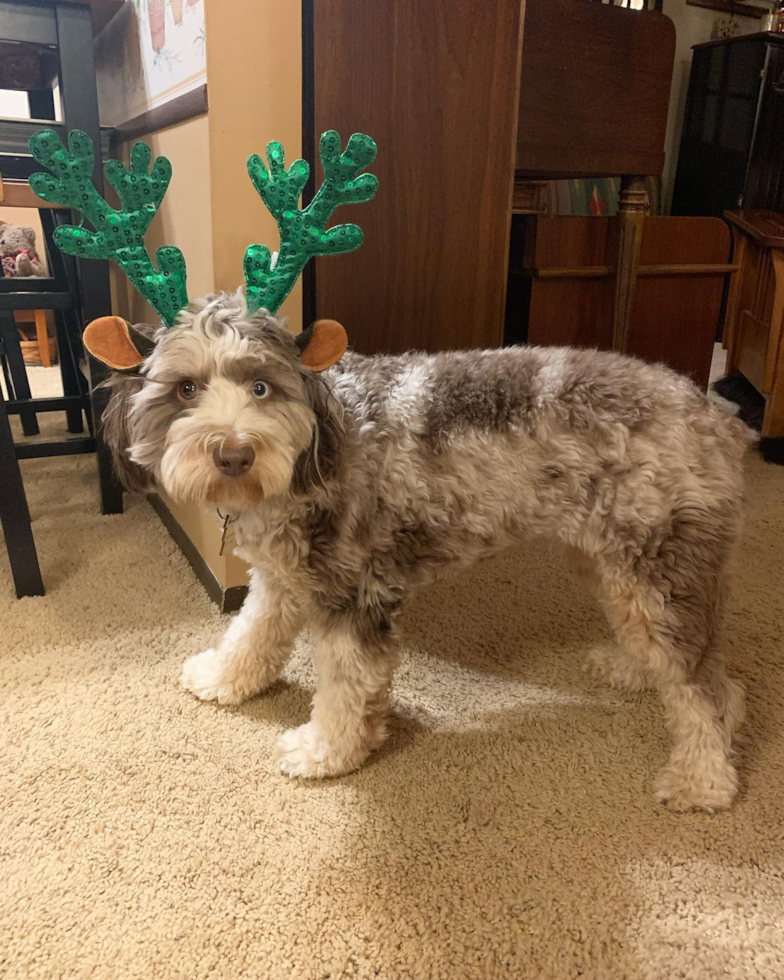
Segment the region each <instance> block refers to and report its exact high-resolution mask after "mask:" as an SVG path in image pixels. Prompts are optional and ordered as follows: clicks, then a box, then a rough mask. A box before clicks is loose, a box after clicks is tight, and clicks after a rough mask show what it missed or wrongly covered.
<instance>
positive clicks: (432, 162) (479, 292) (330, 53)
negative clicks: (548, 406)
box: [303, 0, 524, 352]
mask: <svg viewBox="0 0 784 980" xmlns="http://www.w3.org/2000/svg"><path fill="white" fill-rule="evenodd" d="M308 6H309V5H307V4H306V7H305V10H306V18H305V23H304V25H303V29H304V31H305V35H306V37H305V40H306V44H305V50H306V52H307V49H308V42H311V43H312V51H313V63H312V79H308V70H309V66H308V65H305V78H306V86H305V88H306V92H305V99H306V100H307V99H308V92H307V88H308V87H309V85H308V83H309V82H310V83H311V84H312V93H311V94H312V97H313V103H312V106H310V107H309V109H308V110H306V122H307V119H308V116H309V115H310V112H311V111H312V117H313V126H312V131H311V138H312V139H313V140H314V142H315V141H317V137H318V135H319V134H320V133H321V132H323V131H324V130H326V129H336V130H337V131H338V132H339V133H340V135H341V137H342V139H343V141H344V144H345V141H346V139H347V138H348V137H349V135H350V134H351V133H353V132H357V131H360V132H364V133H367V134H369V135H370V136H372V137H373V139H375V140H376V142H377V143H378V159H377V161H376V163H375V164H374V165H373V167H372V168H371V170H372V172H373V173H375V174H377V175H378V178H379V181H380V187H379V192H378V195H377V196H376V198H375V199H374V200H373V201H372V202H370V203H369V204H363V205H361V206H359V207H357V208H346V209H343V211H341V212H339V213H338V214H336V216H335V220H336V221H352V220H355V221H357V222H358V223H359V224H360V225H361V226H362V228H363V229H364V231H365V244H364V245H363V246H362V248H361V249H359V251H357V252H354V253H352V254H349V255H343V256H340V257H336V258H332V257H329V258H324V259H318V260H316V262H315V264H314V269H313V271H312V272H311V273H309V274H310V275H315V289H314V290H313V291H312V292H311V291H310V290H309V288H308V283H307V281H306V296H307V295H309V294H310V295H313V296H314V300H313V306H314V307H315V308H311V309H310V310H308V311H306V315H307V314H309V315H311V316H321V317H333V318H335V319H338V320H340V321H341V322H342V323H343V324H345V326H346V329H347V331H348V334H349V338H350V341H351V344H352V346H353V347H354V348H355V349H356V350H359V351H363V352H377V351H385V352H400V351H404V350H408V349H410V348H419V349H423V350H430V351H434V350H444V349H452V348H466V347H490V346H497V345H499V344H500V343H501V342H502V339H503V313H504V302H505V296H506V276H507V263H508V253H509V232H510V225H511V196H512V185H513V180H514V146H515V139H516V127H517V115H518V114H517V105H518V100H519V52H520V34H521V30H522V20H521V14H522V10H521V8H522V7H523V6H524V0H523V2H521V0H483V2H482V3H481V4H477V3H476V2H475V0H315V2H313V3H312V5H310V17H308V16H307V11H308ZM309 20H310V22H309ZM309 31H312V35H309V33H308V32H309ZM306 140H307V135H306V136H305V138H304V139H303V142H305V141H306ZM303 155H305V156H310V157H314V158H315V155H316V154H315V147H313V148H311V146H309V145H307V142H306V143H305V146H304V154H303ZM318 179H319V180H320V179H321V176H320V175H319V177H318Z"/></svg>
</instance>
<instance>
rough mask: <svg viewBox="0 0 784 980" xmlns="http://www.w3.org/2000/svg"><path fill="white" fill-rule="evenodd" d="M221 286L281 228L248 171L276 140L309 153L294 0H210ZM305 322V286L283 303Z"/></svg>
mask: <svg viewBox="0 0 784 980" xmlns="http://www.w3.org/2000/svg"><path fill="white" fill-rule="evenodd" d="M205 13H206V23H207V38H208V40H207V87H208V91H209V101H210V114H209V120H210V165H211V169H212V174H213V181H212V239H213V242H214V243H215V246H216V248H215V265H214V268H215V286H216V288H218V289H236V288H237V286H238V285H239V283H240V282H242V259H243V255H244V254H245V249H246V248H247V247H248V245H250V244H251V243H253V242H260V243H262V244H264V245H267V246H268V247H269V248H270V250H272V251H274V250H275V249H276V248H277V243H278V229H277V226H276V224H275V221H274V219H273V218H272V216H271V215H270V214H269V212H268V211H267V210H266V208H265V207H264V205H263V203H262V202H261V200H260V199H259V196H258V194H257V193H256V191H255V189H254V187H253V185H252V184H251V182H250V179H249V177H248V176H247V170H246V162H247V159H248V156H249V155H250V154H251V153H259V154H262V155H263V154H264V148H265V147H266V145H267V143H269V142H270V141H271V140H273V139H276V140H278V141H279V142H280V143H282V144H283V147H284V149H285V151H286V157H287V160H288V161H289V162H290V161H292V160H295V159H296V158H297V157H298V156H300V154H301V153H302V19H301V12H300V4H299V3H295V2H293V0H253V2H249V0H206V9H205ZM280 312H281V314H282V315H283V316H286V317H288V319H289V329H290V330H293V331H294V332H295V333H299V331H300V330H301V329H302V287H301V284H298V285H297V286H295V287H294V290H293V291H292V293H291V296H289V298H288V299H287V300H286V302H285V303H284V304H283V307H282V308H281V310H280Z"/></svg>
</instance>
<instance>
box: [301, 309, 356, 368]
mask: <svg viewBox="0 0 784 980" xmlns="http://www.w3.org/2000/svg"><path fill="white" fill-rule="evenodd" d="M300 338H302V339H300ZM303 340H304V341H305V344H304V345H303V344H302V341H303ZM297 343H298V346H300V347H301V349H302V354H301V355H300V360H301V361H302V363H303V364H304V365H305V367H308V368H310V370H311V371H326V369H327V368H328V367H332V365H333V364H336V363H337V362H338V361H339V360H340V359H341V357H343V355H344V354H345V353H346V348H347V347H348V335H347V334H346V331H345V329H344V327H343V325H342V324H340V323H338V321H337V320H316V322H315V323H314V324H313V325H312V326H311V327H309V328H308V329H307V330H305V331H303V332H302V333H301V334H300V336H299V337H298V338H297Z"/></svg>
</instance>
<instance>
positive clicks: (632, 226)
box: [613, 175, 648, 351]
mask: <svg viewBox="0 0 784 980" xmlns="http://www.w3.org/2000/svg"><path fill="white" fill-rule="evenodd" d="M647 213H648V195H647V194H646V192H645V177H640V176H633V175H626V176H624V177H622V178H621V194H620V198H619V201H618V215H617V217H616V219H615V220H616V222H617V229H618V251H617V253H616V259H615V305H614V309H613V350H617V351H625V350H627V347H628V342H629V326H630V324H631V317H632V306H633V304H634V290H635V287H636V285H637V268H638V266H639V264H640V247H641V245H642V229H643V224H644V222H645V215H646V214H647Z"/></svg>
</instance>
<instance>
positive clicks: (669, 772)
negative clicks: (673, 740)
mask: <svg viewBox="0 0 784 980" xmlns="http://www.w3.org/2000/svg"><path fill="white" fill-rule="evenodd" d="M737 792H738V774H737V772H736V771H735V767H734V766H733V765H732V763H731V762H730V761H729V760H728V759H723V760H721V762H717V763H716V764H715V765H712V766H710V768H709V769H707V768H706V771H704V772H699V771H698V772H696V773H695V772H694V771H690V770H689V769H688V768H686V767H685V766H684V765H682V764H680V763H672V762H670V763H668V764H667V765H666V766H665V767H664V768H663V769H662V770H661V772H660V773H659V775H658V776H657V778H656V785H655V788H654V795H655V797H656V799H657V800H658V801H659V803H662V804H663V805H664V806H666V807H667V809H668V810H674V811H676V812H678V813H683V812H685V811H687V810H707V811H708V813H715V812H716V811H717V810H726V809H728V808H729V807H730V806H731V805H732V801H733V800H734V799H735V795H736V793H737Z"/></svg>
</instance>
